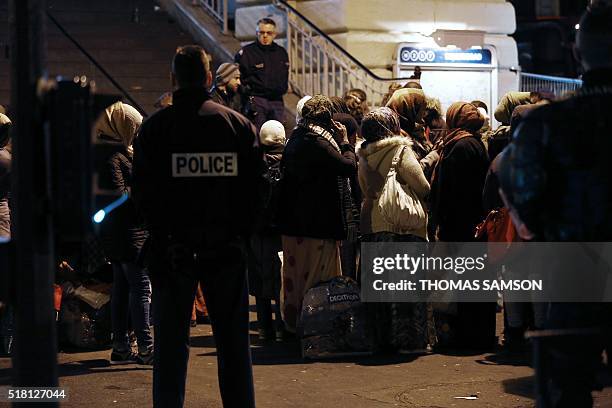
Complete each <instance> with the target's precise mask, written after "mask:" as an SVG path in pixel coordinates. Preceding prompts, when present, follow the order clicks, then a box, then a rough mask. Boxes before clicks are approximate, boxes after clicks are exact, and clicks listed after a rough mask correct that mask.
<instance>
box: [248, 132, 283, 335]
mask: <svg viewBox="0 0 612 408" xmlns="http://www.w3.org/2000/svg"><path fill="white" fill-rule="evenodd" d="M259 142H260V145H261V146H262V149H263V153H264V162H265V169H266V173H265V183H264V186H263V191H265V197H266V199H265V201H264V202H265V204H266V205H265V208H264V210H263V212H262V216H261V220H260V222H258V223H257V227H256V229H255V232H253V234H252V235H251V238H250V240H249V256H248V267H249V293H250V294H251V295H252V296H254V297H255V308H256V311H257V323H258V331H259V339H260V340H270V339H273V338H274V337H276V340H277V341H281V340H282V339H283V336H284V330H283V326H282V322H281V320H282V319H281V313H280V289H281V261H280V258H279V257H278V253H279V252H280V251H282V250H283V248H282V245H281V237H280V234H279V232H278V229H277V227H276V225H275V224H274V217H275V214H274V213H273V211H274V209H273V205H270V204H271V201H272V200H273V199H274V198H273V197H275V196H276V191H277V189H278V186H279V182H278V180H279V178H280V163H281V160H282V157H283V149H284V147H285V127H284V126H283V124H282V123H280V122H279V121H276V120H269V121H267V122H265V123H264V124H263V125H262V126H261V129H260V130H259ZM272 301H274V303H275V305H274V306H273V305H272ZM273 309H274V311H273ZM273 314H274V317H275V319H274V321H273V320H272V315H273Z"/></svg>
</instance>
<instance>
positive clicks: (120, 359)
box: [110, 350, 137, 365]
mask: <svg viewBox="0 0 612 408" xmlns="http://www.w3.org/2000/svg"><path fill="white" fill-rule="evenodd" d="M136 357H137V356H136V353H133V352H132V350H126V351H117V350H113V352H112V353H111V357H110V364H111V365H121V364H135V363H136Z"/></svg>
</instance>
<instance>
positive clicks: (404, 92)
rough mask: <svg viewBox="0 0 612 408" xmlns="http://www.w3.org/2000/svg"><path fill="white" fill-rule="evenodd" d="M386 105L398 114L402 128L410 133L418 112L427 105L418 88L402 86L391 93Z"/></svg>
mask: <svg viewBox="0 0 612 408" xmlns="http://www.w3.org/2000/svg"><path fill="white" fill-rule="evenodd" d="M387 106H388V107H389V108H391V109H393V110H394V111H395V112H396V113H397V114H398V115H399V119H400V126H401V128H402V130H404V132H406V133H408V134H411V133H412V132H413V131H414V128H415V124H416V121H417V119H418V116H419V113H420V112H422V111H423V110H424V109H425V107H426V106H427V99H426V98H425V93H423V91H422V90H420V89H412V88H402V89H398V90H397V91H395V92H394V93H393V95H392V96H391V98H390V99H389V102H387Z"/></svg>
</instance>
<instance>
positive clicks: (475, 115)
mask: <svg viewBox="0 0 612 408" xmlns="http://www.w3.org/2000/svg"><path fill="white" fill-rule="evenodd" d="M484 122H485V119H484V117H483V116H482V115H481V114H480V112H479V111H478V108H477V107H476V106H474V105H472V104H471V103H469V102H455V103H453V104H452V105H451V106H449V108H448V110H447V111H446V125H447V126H448V129H449V130H450V131H453V130H455V129H463V130H467V131H468V132H471V133H473V132H477V131H478V130H480V128H481V127H482V125H484Z"/></svg>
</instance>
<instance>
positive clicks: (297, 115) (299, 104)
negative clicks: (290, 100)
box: [295, 95, 312, 123]
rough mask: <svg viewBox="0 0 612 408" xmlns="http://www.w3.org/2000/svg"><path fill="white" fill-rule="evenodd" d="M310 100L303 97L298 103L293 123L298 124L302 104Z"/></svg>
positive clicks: (300, 118) (307, 96)
mask: <svg viewBox="0 0 612 408" xmlns="http://www.w3.org/2000/svg"><path fill="white" fill-rule="evenodd" d="M311 98H312V96H310V95H306V96H305V97H303V98H302V99H300V100H299V101H298V103H297V106H296V110H295V123H300V120H302V108H304V104H305V103H306V102H308V100H309V99H311Z"/></svg>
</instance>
